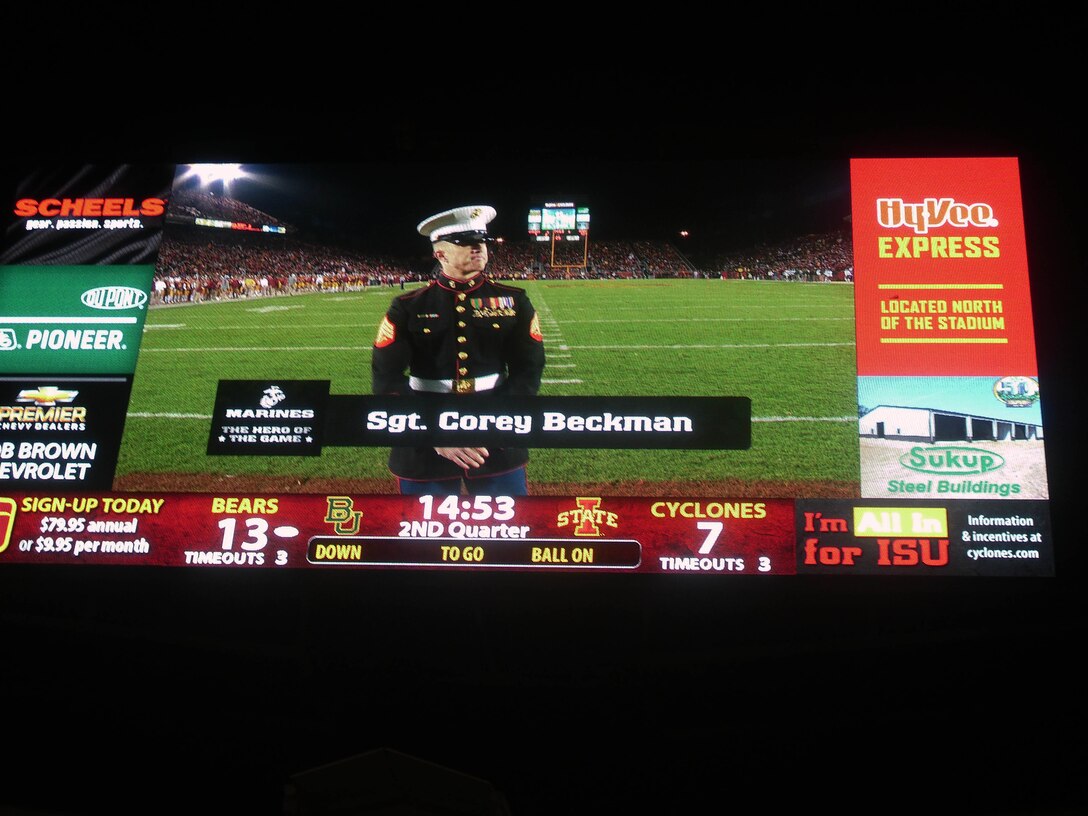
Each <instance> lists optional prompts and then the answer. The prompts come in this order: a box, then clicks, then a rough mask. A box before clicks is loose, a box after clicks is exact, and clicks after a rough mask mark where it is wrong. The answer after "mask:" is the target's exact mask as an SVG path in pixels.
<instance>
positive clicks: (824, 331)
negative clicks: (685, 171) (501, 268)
mask: <svg viewBox="0 0 1088 816" xmlns="http://www.w3.org/2000/svg"><path fill="white" fill-rule="evenodd" d="M520 285H521V286H523V288H525V289H526V290H527V291H528V293H529V296H530V298H531V300H532V301H533V304H534V305H535V306H536V308H537V311H538V312H539V313H540V317H541V325H542V328H543V330H544V335H545V348H546V353H547V366H546V368H545V371H544V379H543V384H542V387H541V394H547V395H572V396H573V395H580V396H593V395H597V396H604V395H611V396H636V395H648V396H747V397H750V398H751V400H752V417H753V424H752V447H751V449H749V450H743V451H672V450H659V451H645V452H644V451H629V450H584V449H583V450H558V449H548V450H543V449H542V450H535V451H533V452H532V454H531V461H530V464H529V478H530V483H531V485H532V488H531V490H532V492H540V493H543V492H568V493H569V492H573V491H575V490H577V489H578V488H579V487H580V486H584V487H585V488H586V489H590V488H597V489H601V490H605V491H609V490H610V491H611V492H613V493H614V494H630V495H640V494H647V495H651V494H658V493H661V492H663V491H664V492H683V491H684V490H688V492H689V493H690V492H692V491H695V490H698V492H699V493H701V494H704V495H720V494H722V493H723V491H725V493H724V495H740V494H742V493H750V494H756V495H763V496H768V497H769V496H784V497H788V496H800V495H814V496H820V495H826V496H832V495H836V496H837V495H843V496H851V495H856V494H857V490H858V483H859V464H858V436H857V378H856V368H855V355H854V318H853V314H854V312H853V287H851V286H849V285H844V284H815V283H814V284H808V283H785V282H755V281H721V280H632V281H570V282H565V281H530V282H525V283H523V284H520ZM398 294H400V290H399V289H397V290H394V289H389V288H381V289H378V288H375V289H372V290H370V291H366V292H345V293H328V294H310V295H298V296H293V297H279V298H265V299H254V300H240V301H226V302H222V303H203V304H196V305H183V306H165V307H160V308H153V309H151V310H150V313H149V314H148V317H147V323H146V328H145V333H144V336H143V343H142V346H141V349H140V356H139V360H138V363H137V368H136V374H135V378H134V382H133V390H132V399H131V402H130V405H129V413H128V419H127V421H126V425H125V435H124V440H123V443H122V447H121V454H120V459H119V462H118V466H117V484H116V486H117V488H118V489H124V490H138V489H176V490H184V489H199V487H200V485H201V484H207V483H208V482H207V481H206V480H207V479H208V478H209V477H211V478H214V479H219V480H220V481H219V482H218V483H217V484H218V485H222V484H223V483H224V482H223V480H226V479H229V482H227V483H229V484H234V485H236V486H237V488H238V489H239V490H245V489H254V487H255V486H256V485H277V486H279V487H280V488H281V489H295V490H300V491H306V489H307V484H308V483H309V484H311V485H312V486H313V488H314V489H315V490H316V491H323V490H328V489H331V486H335V485H337V484H343V489H344V490H349V489H355V490H356V491H359V490H360V489H361V488H367V489H370V490H371V491H373V492H393V491H394V484H393V479H392V477H391V476H390V474H389V472H388V470H387V469H386V465H385V462H386V458H387V455H388V450H387V449H379V448H334V447H327V448H325V449H324V451H323V453H322V455H321V456H320V457H253V456H208V455H207V454H206V453H205V450H206V447H207V440H208V432H209V428H210V425H211V412H212V406H213V404H214V401H215V392H216V386H217V383H218V381H219V380H221V379H223V380H245V379H264V378H272V379H276V378H279V379H284V380H313V379H322V380H324V379H328V380H331V382H332V387H331V392H332V393H333V394H367V393H370V353H371V344H372V343H373V340H374V335H375V332H376V328H377V326H378V323H379V321H380V320H381V317H382V315H383V314H384V312H385V310H386V309H387V308H388V306H389V303H390V301H391V299H392V298H393V297H394V296H396V295H398ZM202 479H204V480H205V481H202Z"/></svg>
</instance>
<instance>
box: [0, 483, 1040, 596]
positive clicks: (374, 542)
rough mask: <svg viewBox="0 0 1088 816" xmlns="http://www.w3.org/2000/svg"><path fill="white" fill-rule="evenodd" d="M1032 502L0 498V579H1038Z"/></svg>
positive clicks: (107, 495) (1037, 515) (162, 496)
mask: <svg viewBox="0 0 1088 816" xmlns="http://www.w3.org/2000/svg"><path fill="white" fill-rule="evenodd" d="M1050 539H1051V536H1050V525H1049V516H1048V509H1047V503H1046V502H1045V501H1028V500H1024V501H995V500H991V501H985V500H980V501H949V502H934V501H926V500H917V501H909V500H884V499H877V500H873V499H798V500H796V501H794V500H790V499H766V500H750V499H743V500H728V499H723V500H718V499H707V498H698V499H688V498H611V497H600V496H574V497H555V496H531V497H518V498H514V497H510V496H494V497H491V496H450V497H446V496H347V495H288V496H240V495H210V494H193V493H183V494H151V493H148V494H119V493H101V494H90V495H79V496H73V495H61V496H50V495H41V494H14V493H13V494H10V495H4V496H0V564H3V563H10V564H71V563H81V564H112V565H116V564H131V565H144V566H151V565H154V566H175V567H241V568H257V567H260V568H271V569H291V568H302V569H432V570H433V569H452V570H466V569H469V570H521V571H536V570H543V571H566V572H586V571H598V572H628V573H630V572H640V573H674V572H682V573H700V574H707V573H710V574H719V575H794V574H811V575H850V574H854V575H881V574H885V575H886V574H903V575H996V576H1010V575H1030V576H1050V575H1053V574H1054V573H1053V571H1054V564H1053V554H1052V549H1051V547H1052V544H1051V540H1050Z"/></svg>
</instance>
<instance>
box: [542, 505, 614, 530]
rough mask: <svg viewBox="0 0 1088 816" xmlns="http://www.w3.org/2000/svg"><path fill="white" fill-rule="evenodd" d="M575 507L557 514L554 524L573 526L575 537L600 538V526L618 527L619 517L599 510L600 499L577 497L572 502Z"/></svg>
mask: <svg viewBox="0 0 1088 816" xmlns="http://www.w3.org/2000/svg"><path fill="white" fill-rule="evenodd" d="M574 503H575V504H576V505H577V507H576V508H575V509H574V510H565V511H563V512H562V513H560V514H559V516H558V517H557V518H556V520H555V523H556V525H557V526H559V527H566V526H568V525H574V531H573V532H574V534H575V535H576V536H601V535H604V533H603V532H602V531H601V525H602V524H604V525H605V526H607V527H618V526H619V516H617V515H616V514H615V513H609V512H607V511H605V510H602V509H601V500H600V498H586V497H579V498H577V499H575V500H574Z"/></svg>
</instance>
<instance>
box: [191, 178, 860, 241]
mask: <svg viewBox="0 0 1088 816" xmlns="http://www.w3.org/2000/svg"><path fill="white" fill-rule="evenodd" d="M242 167H243V169H244V170H245V171H246V173H247V176H246V177H245V178H242V179H239V180H236V181H234V182H232V183H231V185H230V188H229V193H228V194H229V195H231V196H233V197H234V198H237V199H239V200H241V201H244V202H245V203H247V204H251V205H252V206H255V207H257V208H258V209H261V210H263V211H265V212H267V213H268V214H270V215H273V216H276V217H277V218H280V219H283V220H285V221H287V222H288V223H290V224H294V225H296V226H297V227H299V228H300V229H301V230H304V231H307V232H309V233H310V234H311V235H314V234H320V235H322V236H323V237H326V238H332V239H335V240H336V241H338V242H340V243H347V242H352V243H355V244H357V245H358V246H360V247H362V248H366V249H369V250H371V251H379V252H381V251H385V252H391V253H395V254H418V253H419V252H420V251H423V252H426V250H427V244H426V242H425V241H424V240H422V239H421V238H420V237H419V236H418V234H417V233H416V231H415V226H416V224H418V223H419V222H420V221H422V220H423V219H424V218H425V217H427V216H428V215H431V214H433V213H436V212H440V211H442V210H446V209H450V208H452V207H456V206H461V205H463V204H469V203H474V204H490V205H492V206H494V207H495V208H496V209H497V210H498V213H499V214H498V216H497V217H496V219H495V221H494V222H493V223H492V224H491V226H490V231H491V232H492V233H493V234H494V235H496V236H503V237H505V238H507V239H508V240H510V239H512V240H519V241H523V240H525V238H526V214H527V212H528V210H529V208H530V207H531V206H535V207H539V206H541V205H542V204H543V203H544V202H547V201H573V202H574V203H576V204H578V205H584V206H589V207H590V212H591V216H592V219H593V220H592V227H591V233H590V236H591V240H609V239H649V238H653V239H672V240H678V234H679V232H680V230H682V229H686V230H688V232H689V233H691V237H690V238H689V239H688V243H689V244H691V245H692V246H693V247H694V248H697V249H702V250H703V251H713V250H728V249H735V248H747V247H749V246H752V245H753V244H754V243H756V242H758V241H768V240H775V239H783V238H793V237H796V236H797V235H800V234H805V233H807V232H823V231H827V230H829V229H835V228H837V227H841V226H842V225H843V224H844V220H843V219H844V218H845V217H846V216H847V215H848V214H849V210H850V190H849V168H848V164H847V161H846V160H845V159H838V160H834V161H832V160H823V161H812V160H807V161H797V160H791V159H790V158H789V157H785V158H779V159H777V160H770V159H767V160H762V161H751V160H747V161H737V160H736V159H735V158H734V159H731V160H728V161H727V160H724V159H723V160H718V161H709V160H705V161H685V160H682V159H676V160H673V161H669V162H662V161H656V162H640V161H634V160H629V161H614V160H613V161H604V162H597V163H587V162H585V161H582V160H579V159H577V158H571V159H569V160H565V161H564V160H561V159H553V160H551V161H515V160H511V159H497V160H492V161H465V162H440V161H435V162H427V163H421V162H404V161H400V162H382V163H376V162H371V163H361V164H360V163H355V164H321V163H318V164H307V165H291V164H279V165H243V166H242ZM182 184H183V185H185V186H186V187H187V188H188V187H196V186H197V185H198V181H197V180H196V179H193V178H190V179H188V180H186V181H183V182H182ZM209 189H211V190H212V191H214V192H215V193H217V194H223V192H224V187H223V185H222V183H221V182H216V183H213V184H212V185H211V186H210V188H209Z"/></svg>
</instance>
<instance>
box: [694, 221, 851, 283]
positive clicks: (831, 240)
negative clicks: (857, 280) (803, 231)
mask: <svg viewBox="0 0 1088 816" xmlns="http://www.w3.org/2000/svg"><path fill="white" fill-rule="evenodd" d="M705 268H706V269H708V270H709V271H710V273H711V274H712V275H713V276H714V277H721V278H723V279H742V280H787V281H788V280H792V281H850V282H852V281H853V280H854V246H853V243H852V241H851V239H850V234H849V232H846V231H841V232H834V233H828V234H823V235H805V236H802V237H800V238H795V239H793V240H790V241H786V242H783V243H779V244H775V245H772V246H757V247H754V248H752V249H749V250H746V251H743V252H731V253H727V254H722V255H718V256H715V257H714V258H711V259H709V260H708V262H707V264H706V266H705Z"/></svg>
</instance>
